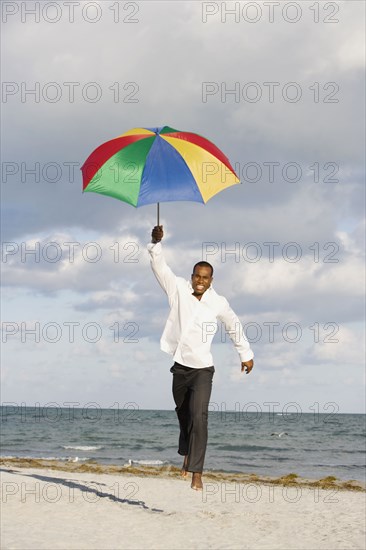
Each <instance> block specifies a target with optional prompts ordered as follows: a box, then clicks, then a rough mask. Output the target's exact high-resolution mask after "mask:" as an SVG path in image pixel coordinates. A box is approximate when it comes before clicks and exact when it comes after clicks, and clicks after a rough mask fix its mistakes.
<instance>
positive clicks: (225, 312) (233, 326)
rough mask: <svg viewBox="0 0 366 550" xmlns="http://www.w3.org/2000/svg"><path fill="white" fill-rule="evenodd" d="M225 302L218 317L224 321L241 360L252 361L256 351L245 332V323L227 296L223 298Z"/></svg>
mask: <svg viewBox="0 0 366 550" xmlns="http://www.w3.org/2000/svg"><path fill="white" fill-rule="evenodd" d="M223 302H224V305H223V309H222V310H221V311H220V312H219V314H218V316H217V318H218V319H219V320H220V321H222V322H223V323H224V326H225V330H226V332H227V333H228V335H229V336H230V338H231V341H232V342H233V344H234V346H235V348H236V350H237V352H238V353H239V356H240V359H241V362H245V361H250V359H253V357H254V353H253V351H252V350H251V348H250V345H249V342H248V340H247V338H246V336H245V334H244V329H243V325H242V324H241V322H240V320H239V317H238V316H237V315H236V314H235V313H234V311H233V310H232V309H231V307H230V305H229V302H228V301H227V300H226V298H223Z"/></svg>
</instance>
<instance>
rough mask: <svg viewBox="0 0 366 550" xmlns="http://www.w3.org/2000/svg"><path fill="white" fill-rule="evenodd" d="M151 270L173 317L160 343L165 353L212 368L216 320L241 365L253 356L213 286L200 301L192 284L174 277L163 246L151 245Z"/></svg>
mask: <svg viewBox="0 0 366 550" xmlns="http://www.w3.org/2000/svg"><path fill="white" fill-rule="evenodd" d="M147 248H148V251H149V254H150V258H151V267H152V270H153V272H154V274H155V277H156V278H157V280H158V282H159V284H160V285H161V287H162V288H163V290H164V291H165V292H166V294H167V296H168V300H169V305H170V314H169V317H168V320H167V323H166V325H165V329H164V332H163V335H162V337H161V340H160V348H161V349H162V351H165V352H166V353H169V354H171V355H173V356H174V361H176V362H177V363H180V364H181V365H185V366H187V367H191V368H195V369H201V368H204V367H210V366H212V365H213V359H212V355H211V343H212V340H213V337H214V335H215V333H216V331H217V320H218V319H219V320H220V321H222V322H223V323H224V326H225V329H226V331H227V332H228V334H229V336H230V338H231V340H232V342H233V344H234V346H235V348H236V349H237V351H238V353H239V356H240V359H241V361H242V362H243V361H249V360H250V359H252V358H253V356H254V354H253V352H252V350H251V349H250V346H249V343H248V340H247V339H246V337H245V334H244V331H243V327H242V324H241V323H240V321H239V318H238V317H237V315H235V313H234V312H233V310H232V309H231V307H230V306H229V303H228V301H227V300H226V298H224V297H223V296H220V295H219V294H217V293H216V292H215V290H214V289H213V288H212V286H210V288H208V289H207V290H206V291H205V292H204V293H203V295H202V297H201V299H200V300H198V299H197V298H196V297H195V296H193V294H192V293H193V288H192V285H191V283H190V282H189V281H186V280H185V279H183V278H182V277H177V276H176V275H174V273H173V272H172V270H171V269H170V267H169V266H168V265H167V263H166V261H165V258H164V255H163V251H162V246H161V243H156V244H153V243H150V244H148V247H147Z"/></svg>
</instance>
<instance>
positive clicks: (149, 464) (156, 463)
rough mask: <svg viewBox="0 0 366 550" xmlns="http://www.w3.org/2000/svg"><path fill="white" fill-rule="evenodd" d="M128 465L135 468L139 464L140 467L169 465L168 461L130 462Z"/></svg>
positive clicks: (130, 460)
mask: <svg viewBox="0 0 366 550" xmlns="http://www.w3.org/2000/svg"><path fill="white" fill-rule="evenodd" d="M128 464H129V465H130V466H133V465H134V464H139V465H140V466H162V465H163V464H168V461H167V460H164V461H163V460H132V459H131V458H130V459H129V460H128Z"/></svg>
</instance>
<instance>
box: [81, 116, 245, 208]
mask: <svg viewBox="0 0 366 550" xmlns="http://www.w3.org/2000/svg"><path fill="white" fill-rule="evenodd" d="M81 170H82V174H83V190H84V191H85V192H89V191H91V192H93V193H100V194H102V195H108V196H110V197H114V198H116V199H119V200H122V201H124V202H127V203H128V204H132V205H133V206H136V207H138V206H143V205H145V204H152V203H159V202H168V201H196V202H202V203H206V202H207V201H208V200H209V199H210V198H211V197H213V196H214V195H215V194H216V193H218V192H220V191H222V190H223V189H226V188H227V187H230V186H231V185H234V184H236V183H240V181H239V178H238V177H237V176H236V174H235V172H234V170H233V168H232V166H231V164H230V162H229V160H228V159H227V157H226V156H225V155H224V154H223V153H222V151H220V149H218V148H217V147H216V146H215V145H214V144H213V143H212V142H210V141H209V140H207V139H205V138H204V137H202V136H199V135H198V134H193V133H190V132H181V131H179V130H175V129H174V128H170V127H169V126H164V127H161V128H133V129H132V130H129V131H128V132H126V133H124V134H122V135H120V136H118V137H116V138H115V139H112V140H110V141H107V142H106V143H104V144H103V145H101V146H100V147H98V148H97V149H95V151H93V153H92V154H91V155H90V156H89V158H88V159H87V160H86V161H85V163H84V165H83V166H82V168H81Z"/></svg>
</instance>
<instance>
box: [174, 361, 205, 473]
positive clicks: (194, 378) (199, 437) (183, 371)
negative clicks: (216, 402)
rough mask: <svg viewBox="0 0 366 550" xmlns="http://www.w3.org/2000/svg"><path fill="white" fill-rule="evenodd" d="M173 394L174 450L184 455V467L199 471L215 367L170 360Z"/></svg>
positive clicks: (201, 462)
mask: <svg viewBox="0 0 366 550" xmlns="http://www.w3.org/2000/svg"><path fill="white" fill-rule="evenodd" d="M170 372H172V373H173V397H174V401H175V405H176V407H175V412H176V413H177V416H178V420H179V426H180V435H179V447H178V453H179V454H180V455H183V456H185V455H187V456H188V464H187V470H188V471H189V472H202V470H203V463H204V460H205V454H206V446H207V433H208V430H207V421H208V404H209V402H210V396H211V389H212V378H213V375H214V372H215V368H214V367H213V366H212V367H206V368H203V369H192V368H190V367H185V366H183V365H180V364H179V363H174V365H173V366H172V368H171V369H170Z"/></svg>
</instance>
